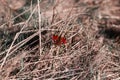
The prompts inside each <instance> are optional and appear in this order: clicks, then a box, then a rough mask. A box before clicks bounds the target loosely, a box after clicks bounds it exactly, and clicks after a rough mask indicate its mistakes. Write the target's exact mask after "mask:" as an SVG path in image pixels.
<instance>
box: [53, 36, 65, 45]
mask: <svg viewBox="0 0 120 80" xmlns="http://www.w3.org/2000/svg"><path fill="white" fill-rule="evenodd" d="M52 40H53V43H54V44H55V45H61V44H65V43H66V38H65V37H61V36H58V35H53V36H52Z"/></svg>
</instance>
